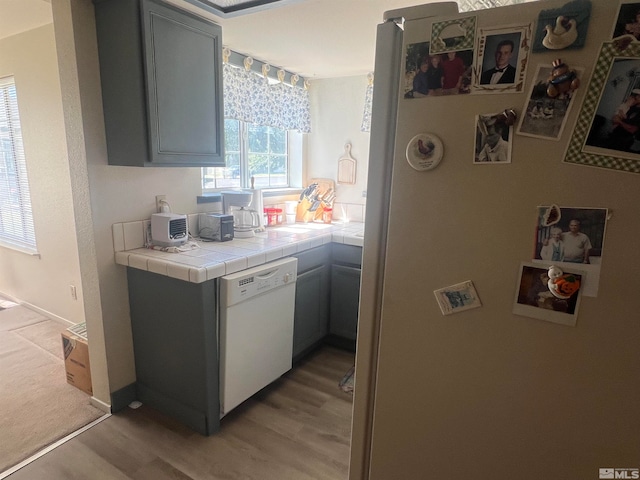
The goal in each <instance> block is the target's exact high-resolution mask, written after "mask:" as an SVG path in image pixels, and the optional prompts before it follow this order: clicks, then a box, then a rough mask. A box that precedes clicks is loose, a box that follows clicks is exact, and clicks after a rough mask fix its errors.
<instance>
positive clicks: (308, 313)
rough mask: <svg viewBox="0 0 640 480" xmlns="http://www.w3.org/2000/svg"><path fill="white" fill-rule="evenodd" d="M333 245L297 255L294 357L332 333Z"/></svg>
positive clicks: (299, 356)
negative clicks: (330, 292)
mask: <svg viewBox="0 0 640 480" xmlns="http://www.w3.org/2000/svg"><path fill="white" fill-rule="evenodd" d="M330 255H331V250H330V247H329V245H324V246H322V247H318V248H313V249H311V250H307V251H305V252H302V253H299V254H297V255H295V257H297V258H298V279H297V280H296V304H295V315H294V327H293V360H294V361H297V360H299V359H300V358H301V357H302V356H304V355H305V354H306V353H307V352H309V350H311V349H312V348H313V347H315V346H317V345H318V344H319V343H320V342H321V341H322V340H323V339H324V338H325V337H326V336H327V334H328V333H329V285H330V281H331V278H330V274H329V272H330V269H331V266H330Z"/></svg>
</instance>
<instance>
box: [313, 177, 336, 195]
mask: <svg viewBox="0 0 640 480" xmlns="http://www.w3.org/2000/svg"><path fill="white" fill-rule="evenodd" d="M312 183H317V184H318V189H317V190H316V193H318V194H319V195H323V194H324V193H326V192H327V191H328V190H329V189H330V188H331V189H333V191H334V192H335V190H336V182H334V181H333V180H331V179H330V178H312V179H311V180H309V185H311V184H312Z"/></svg>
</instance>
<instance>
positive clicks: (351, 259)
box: [331, 243, 362, 267]
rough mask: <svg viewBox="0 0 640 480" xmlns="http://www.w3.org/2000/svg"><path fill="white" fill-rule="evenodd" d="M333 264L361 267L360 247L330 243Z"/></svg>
mask: <svg viewBox="0 0 640 480" xmlns="http://www.w3.org/2000/svg"><path fill="white" fill-rule="evenodd" d="M331 245H332V252H331V254H332V258H333V263H338V264H346V265H355V266H358V267H360V266H362V247H357V246H354V245H344V244H342V243H332V244H331Z"/></svg>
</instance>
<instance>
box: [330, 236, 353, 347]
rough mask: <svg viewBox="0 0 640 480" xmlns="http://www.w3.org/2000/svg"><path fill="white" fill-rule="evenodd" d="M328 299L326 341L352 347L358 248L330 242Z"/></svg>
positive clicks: (339, 345)
mask: <svg viewBox="0 0 640 480" xmlns="http://www.w3.org/2000/svg"><path fill="white" fill-rule="evenodd" d="M331 261H332V265H331V294H330V296H331V302H330V312H329V318H330V322H329V337H328V338H327V341H328V342H329V343H330V344H332V345H335V346H337V347H341V348H347V349H349V350H354V351H355V347H356V336H357V332H358V312H359V304H360V276H361V265H362V247H357V246H354V245H344V244H339V243H334V244H332V252H331Z"/></svg>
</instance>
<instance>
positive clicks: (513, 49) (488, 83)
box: [473, 24, 531, 93]
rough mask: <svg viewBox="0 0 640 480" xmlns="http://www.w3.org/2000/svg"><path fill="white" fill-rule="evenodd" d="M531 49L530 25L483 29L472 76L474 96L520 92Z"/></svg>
mask: <svg viewBox="0 0 640 480" xmlns="http://www.w3.org/2000/svg"><path fill="white" fill-rule="evenodd" d="M530 45H531V24H527V25H520V26H513V27H505V28H492V29H488V28H481V29H480V31H479V37H478V55H477V59H476V64H475V67H474V72H473V92H474V93H513V92H521V91H522V89H523V88H524V77H525V73H526V68H527V60H528V57H529V49H530Z"/></svg>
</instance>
